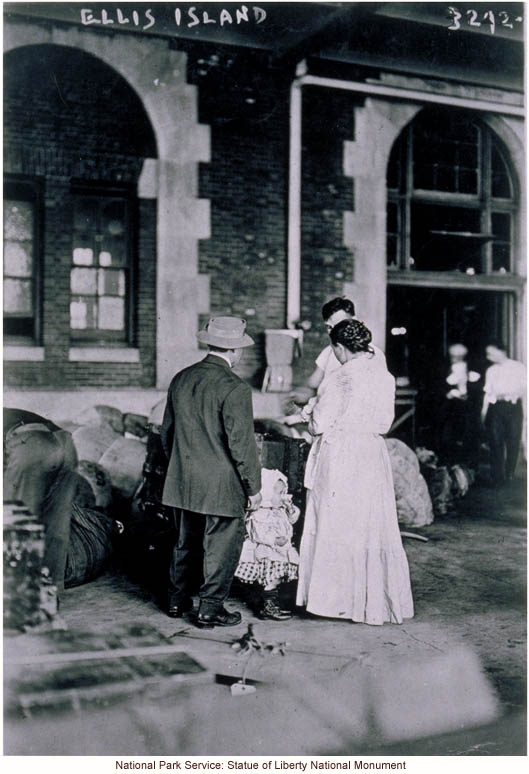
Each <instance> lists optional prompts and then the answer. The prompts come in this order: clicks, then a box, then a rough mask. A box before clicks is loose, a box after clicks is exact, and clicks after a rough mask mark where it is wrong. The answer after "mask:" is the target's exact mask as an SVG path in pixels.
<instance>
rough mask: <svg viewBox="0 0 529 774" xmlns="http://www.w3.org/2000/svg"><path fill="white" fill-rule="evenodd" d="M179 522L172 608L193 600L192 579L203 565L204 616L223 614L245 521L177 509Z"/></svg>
mask: <svg viewBox="0 0 529 774" xmlns="http://www.w3.org/2000/svg"><path fill="white" fill-rule="evenodd" d="M175 519H176V520H177V526H178V541H177V543H176V546H175V548H174V551H173V559H172V563H171V568H170V573H169V577H170V583H169V606H171V605H175V604H180V603H183V602H186V601H187V600H189V599H190V597H191V591H192V589H191V585H192V579H193V576H194V575H195V574H196V569H197V567H199V566H200V563H202V567H203V577H204V580H203V583H202V585H201V587H200V591H199V598H200V612H201V613H204V614H205V615H212V614H214V613H216V612H218V611H219V610H220V608H221V607H222V605H223V604H224V602H225V601H226V599H227V598H228V595H229V593H230V588H231V584H232V581H233V576H234V574H235V570H236V569H237V564H238V562H239V557H240V555H241V549H242V544H243V542H244V519H243V518H242V517H236V518H229V517H227V516H207V515H204V514H201V513H193V512H192V511H184V510H180V509H175Z"/></svg>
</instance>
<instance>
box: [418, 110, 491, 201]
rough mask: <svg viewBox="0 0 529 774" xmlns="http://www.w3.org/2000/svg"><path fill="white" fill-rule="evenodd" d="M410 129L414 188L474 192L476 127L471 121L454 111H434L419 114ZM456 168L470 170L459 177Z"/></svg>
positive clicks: (475, 186) (475, 181) (476, 156)
mask: <svg viewBox="0 0 529 774" xmlns="http://www.w3.org/2000/svg"><path fill="white" fill-rule="evenodd" d="M412 131H413V174H414V180H413V185H414V188H418V189H422V190H426V191H442V192H446V193H472V194H477V169H478V156H479V154H478V149H479V129H478V127H477V126H476V125H475V124H473V123H472V122H470V121H469V120H468V119H466V118H464V117H461V116H460V115H457V114H441V113H438V112H434V113H425V114H424V115H421V116H419V117H418V118H417V119H416V120H415V122H414V124H413V130H412ZM460 168H464V169H465V170H466V171H468V172H470V173H473V174H469V175H465V176H464V178H463V179H462V180H460V176H459V174H458V172H459V170H460ZM474 183H475V185H474ZM461 186H463V187H461Z"/></svg>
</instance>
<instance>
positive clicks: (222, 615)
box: [197, 607, 242, 629]
mask: <svg viewBox="0 0 529 774" xmlns="http://www.w3.org/2000/svg"><path fill="white" fill-rule="evenodd" d="M241 621H242V616H241V614H240V613H237V612H235V613H230V612H228V610H225V608H223V607H221V609H220V610H218V611H217V612H216V613H210V614H208V613H199V614H198V616H197V626H201V627H202V628H203V629H206V628H210V627H212V626H237V624H240V622H241Z"/></svg>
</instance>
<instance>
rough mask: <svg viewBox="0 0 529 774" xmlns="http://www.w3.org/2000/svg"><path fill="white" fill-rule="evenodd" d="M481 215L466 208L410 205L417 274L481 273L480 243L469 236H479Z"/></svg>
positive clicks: (415, 203)
mask: <svg viewBox="0 0 529 774" xmlns="http://www.w3.org/2000/svg"><path fill="white" fill-rule="evenodd" d="M480 220H481V212H480V210H479V209H472V208H469V207H452V206H446V205H438V204H426V203H422V202H412V205H411V257H412V258H413V259H414V261H415V263H414V268H415V269H416V270H418V271H463V272H464V271H466V270H467V269H473V270H474V271H475V272H476V273H477V272H480V271H481V270H482V244H483V243H482V241H481V240H480V239H473V238H472V236H471V234H472V233H474V234H478V233H479V232H480Z"/></svg>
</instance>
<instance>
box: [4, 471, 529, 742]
mask: <svg viewBox="0 0 529 774" xmlns="http://www.w3.org/2000/svg"><path fill="white" fill-rule="evenodd" d="M525 513H526V504H525V483H524V482H523V481H522V480H518V481H517V482H515V484H513V485H511V486H510V487H507V488H503V489H501V490H491V489H484V488H480V487H475V488H474V489H473V490H471V492H470V493H469V495H468V496H467V498H466V499H465V500H463V501H461V502H460V503H459V506H458V512H457V513H455V514H451V515H448V516H445V517H443V518H439V519H438V520H436V522H434V524H432V525H431V526H430V527H426V528H423V529H421V530H417V532H420V533H421V534H423V535H425V536H426V537H428V543H422V542H417V541H414V540H409V539H406V540H405V548H406V552H407V555H408V559H409V563H410V570H411V575H412V585H413V591H414V599H415V606H416V615H415V618H414V619H412V620H410V621H406V622H405V623H404V624H403V625H401V626H395V625H389V624H386V625H384V626H381V627H370V626H366V625H358V624H354V625H353V624H350V623H347V622H344V621H335V620H330V619H321V618H313V617H309V616H302V615H296V616H295V617H294V618H292V620H290V621H288V622H284V623H274V622H262V621H258V620H256V619H255V618H254V617H253V616H252V614H251V613H250V611H249V609H248V608H247V607H246V605H245V604H244V603H243V602H241V601H240V600H238V599H234V600H232V601H230V605H229V606H230V607H231V608H232V609H240V610H241V612H242V613H243V619H244V621H243V624H241V625H240V626H238V627H234V628H231V629H223V628H215V629H213V630H206V631H203V630H199V629H197V628H196V627H195V626H194V625H193V623H192V620H190V619H189V618H184V619H181V620H178V621H175V620H171V619H169V618H168V617H167V616H166V615H164V613H163V611H161V610H160V608H159V606H158V604H157V602H156V599H155V598H154V596H153V595H152V594H151V593H150V592H149V591H147V590H145V589H144V588H142V587H140V586H139V585H137V584H135V583H133V582H131V581H130V580H129V579H128V578H126V577H124V576H123V575H121V574H119V573H118V572H117V571H115V570H110V571H108V572H107V573H106V574H105V575H104V576H102V577H101V578H99V579H98V580H96V581H95V582H93V583H90V584H87V585H85V586H82V587H78V588H74V589H71V590H69V591H67V592H66V594H65V597H64V600H63V603H62V606H61V614H62V617H63V618H64V620H65V622H66V624H67V626H68V628H69V629H70V630H79V631H88V632H92V633H94V632H95V633H98V634H111V633H116V632H119V631H121V630H123V629H124V628H125V627H126V626H128V625H130V624H131V623H141V624H142V625H144V626H145V625H147V626H149V625H150V626H153V627H155V628H156V629H157V630H158V631H160V632H161V633H162V634H163V635H166V636H167V637H169V638H170V641H171V642H173V643H174V645H175V649H176V650H179V651H185V652H186V653H188V654H190V655H191V656H193V657H194V658H195V659H196V660H197V661H199V662H200V663H201V664H202V665H204V666H205V667H206V668H207V669H208V670H209V671H210V672H211V675H212V680H211V682H209V683H206V684H204V685H200V686H196V687H191V686H181V687H179V688H178V692H177V693H176V694H174V693H173V694H171V693H169V694H167V695H158V696H157V697H155V698H153V697H150V698H145V697H144V698H142V699H141V700H139V701H132V700H129V701H128V702H124V703H122V704H121V705H119V706H114V707H112V708H111V709H110V710H107V711H106V712H105V713H101V711H96V710H86V711H82V712H80V714H78V715H76V716H71V715H70V716H68V717H65V716H60V715H58V716H56V717H47V718H46V719H45V720H39V721H38V722H37V721H35V720H32V719H29V720H26V721H24V722H15V721H13V722H10V723H8V724H7V726H6V729H5V744H6V752H8V753H11V754H51V755H76V754H78V755H86V754H93V755H101V754H106V755H181V754H187V755H192V754H209V755H231V756H233V755H251V754H253V755H264V754H268V755H273V754H276V755H299V754H305V755H307V754H311V755H318V754H320V755H323V754H332V755H344V754H348V755H360V754H361V755H367V754H384V755H395V756H399V755H400V756H403V755H523V754H525V720H524V712H525V695H526V688H525V685H526V682H525V675H526V658H525V657H526V644H525V643H526V632H525V628H526V627H525V623H526V615H525V594H526V565H525V561H526V528H525V524H526V522H525ZM249 622H251V623H254V630H255V634H256V635H257V636H258V637H259V638H260V639H262V640H263V641H266V642H279V641H286V642H287V643H288V644H287V652H286V656H285V657H282V656H280V655H273V656H269V657H268V658H261V657H259V656H257V655H256V656H254V657H252V660H251V662H250V663H249V664H247V657H246V656H239V655H238V654H237V653H236V652H235V650H233V648H232V647H231V643H232V642H233V641H234V639H236V638H237V637H239V636H241V635H242V634H243V633H244V632H245V630H246V625H247V623H249ZM22 637H25V638H26V639H27V635H23V636H22ZM10 647H11V648H15V649H16V647H17V646H16V638H14V640H13V641H12V642H11V645H10ZM245 667H247V677H248V679H250V680H253V681H256V687H257V691H256V693H254V694H252V695H250V696H244V697H240V698H234V697H232V696H231V694H230V689H229V683H230V682H233V681H234V680H236V679H238V678H240V676H241V675H242V674H243V671H244V669H245ZM214 675H216V679H215V681H213V676H214ZM28 730H31V733H30V734H28Z"/></svg>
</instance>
